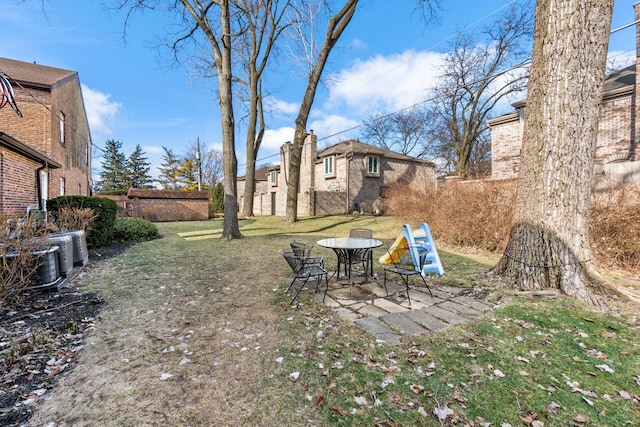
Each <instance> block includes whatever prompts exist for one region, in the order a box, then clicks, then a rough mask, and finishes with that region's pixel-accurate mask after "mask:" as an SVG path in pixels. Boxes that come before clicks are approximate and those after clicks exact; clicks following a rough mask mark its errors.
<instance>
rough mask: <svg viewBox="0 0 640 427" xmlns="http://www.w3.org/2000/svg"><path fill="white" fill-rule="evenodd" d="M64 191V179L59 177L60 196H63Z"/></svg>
mask: <svg viewBox="0 0 640 427" xmlns="http://www.w3.org/2000/svg"><path fill="white" fill-rule="evenodd" d="M64 191H65V182H64V178H63V177H61V178H60V195H61V196H64Z"/></svg>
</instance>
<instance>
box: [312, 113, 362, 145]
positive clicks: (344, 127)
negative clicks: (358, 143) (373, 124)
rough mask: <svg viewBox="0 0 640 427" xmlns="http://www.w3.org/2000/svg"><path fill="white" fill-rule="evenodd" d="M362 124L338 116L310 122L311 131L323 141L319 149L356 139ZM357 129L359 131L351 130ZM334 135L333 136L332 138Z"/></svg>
mask: <svg viewBox="0 0 640 427" xmlns="http://www.w3.org/2000/svg"><path fill="white" fill-rule="evenodd" d="M360 124H361V123H360V122H359V121H356V120H353V119H350V118H347V117H344V116H341V115H337V114H330V115H326V116H324V117H322V118H320V119H316V120H313V121H311V122H310V125H309V129H313V132H314V133H315V134H316V135H318V138H319V139H320V140H321V141H320V142H319V143H318V147H323V146H326V145H327V143H328V144H329V145H331V144H336V143H338V142H340V141H344V140H347V139H353V138H356V137H357V135H358V133H359V132H360V130H359V128H357V127H359V126H360ZM354 127H356V128H357V129H353V130H350V129H352V128H354ZM332 135H333V136H332Z"/></svg>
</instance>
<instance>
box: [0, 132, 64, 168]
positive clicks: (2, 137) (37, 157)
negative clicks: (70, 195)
mask: <svg viewBox="0 0 640 427" xmlns="http://www.w3.org/2000/svg"><path fill="white" fill-rule="evenodd" d="M0 145H3V146H5V147H7V148H9V149H10V150H12V151H14V152H16V153H18V154H21V155H23V156H24V157H26V158H28V159H31V160H33V161H36V162H38V163H42V165H44V166H48V167H49V168H51V169H60V168H62V165H61V164H60V163H58V162H56V161H55V160H52V159H50V158H49V157H47V156H45V155H44V154H42V153H40V152H39V151H37V150H34V149H33V148H31V147H29V146H28V145H25V144H23V143H22V142H20V141H18V140H17V139H15V138H13V137H12V136H9V135H7V134H6V133H4V132H0Z"/></svg>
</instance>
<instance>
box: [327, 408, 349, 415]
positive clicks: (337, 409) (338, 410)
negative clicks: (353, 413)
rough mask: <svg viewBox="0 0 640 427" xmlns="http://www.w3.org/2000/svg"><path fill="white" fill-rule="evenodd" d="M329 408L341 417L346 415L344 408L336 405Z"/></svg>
mask: <svg viewBox="0 0 640 427" xmlns="http://www.w3.org/2000/svg"><path fill="white" fill-rule="evenodd" d="M329 409H331V410H332V411H333V412H335V413H336V414H338V415H340V416H341V417H344V416H345V415H346V413H345V412H344V410H343V409H342V408H340V407H338V406H329Z"/></svg>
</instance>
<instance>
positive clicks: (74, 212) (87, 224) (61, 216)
mask: <svg viewBox="0 0 640 427" xmlns="http://www.w3.org/2000/svg"><path fill="white" fill-rule="evenodd" d="M97 217H98V215H97V214H96V213H95V212H94V211H93V209H90V208H77V207H67V206H63V207H61V208H60V209H59V210H58V211H57V212H56V213H55V217H52V218H51V219H52V221H53V222H54V223H55V225H56V227H57V228H58V229H59V230H61V231H73V230H84V232H85V233H87V234H89V232H90V231H91V230H93V224H94V222H95V220H96V218H97Z"/></svg>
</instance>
